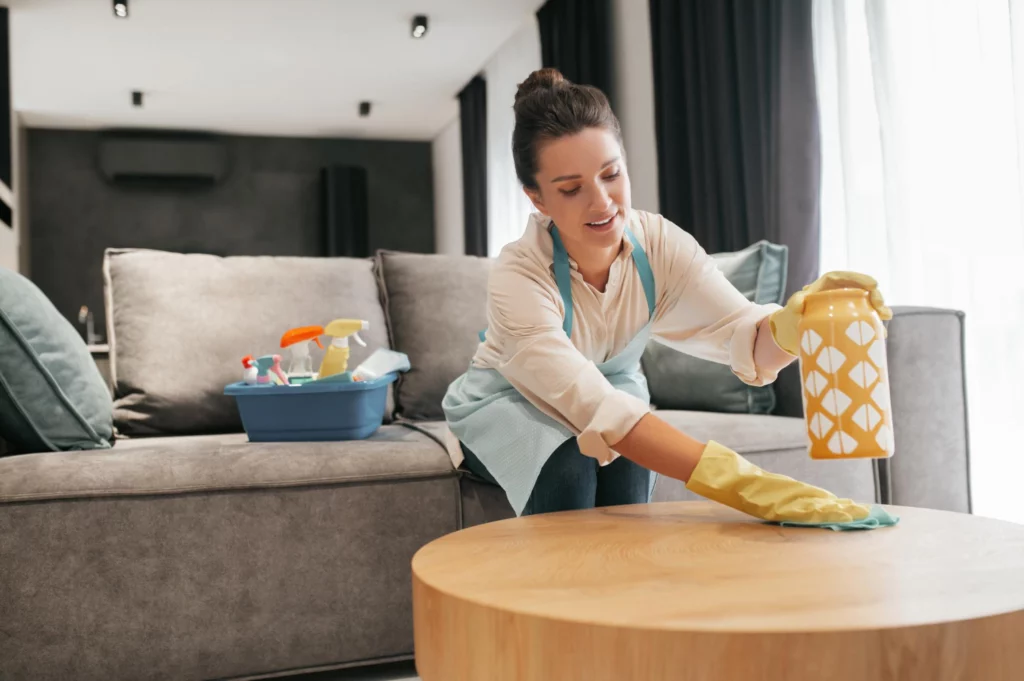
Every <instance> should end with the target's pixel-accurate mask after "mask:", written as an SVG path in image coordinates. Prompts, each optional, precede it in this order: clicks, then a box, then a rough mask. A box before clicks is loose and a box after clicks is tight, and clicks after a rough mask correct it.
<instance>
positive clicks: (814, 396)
mask: <svg viewBox="0 0 1024 681" xmlns="http://www.w3.org/2000/svg"><path fill="white" fill-rule="evenodd" d="M800 377H801V379H802V381H803V391H802V392H803V396H804V414H806V417H807V434H808V437H809V438H810V443H811V444H810V449H809V451H810V455H811V458H812V459H850V458H854V459H857V458H860V459H863V458H869V459H884V458H888V457H890V456H892V455H893V451H894V449H895V445H894V440H893V435H892V407H891V406H890V404H889V370H888V363H887V361H886V356H885V335H884V327H883V326H882V320H881V319H880V318H879V317H878V313H877V312H875V310H874V308H873V307H871V303H870V302H869V301H868V292H867V291H864V290H861V289H838V290H834V291H822V292H820V293H813V294H810V295H808V296H807V298H806V300H805V304H804V314H803V318H802V320H801V322H800Z"/></svg>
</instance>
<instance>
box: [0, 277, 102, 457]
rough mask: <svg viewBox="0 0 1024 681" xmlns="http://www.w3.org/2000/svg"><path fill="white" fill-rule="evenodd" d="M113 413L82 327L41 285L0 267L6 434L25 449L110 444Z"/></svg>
mask: <svg viewBox="0 0 1024 681" xmlns="http://www.w3.org/2000/svg"><path fill="white" fill-rule="evenodd" d="M111 412H112V404H111V399H110V391H109V390H108V388H107V385H106V383H105V382H104V380H103V376H102V375H101V374H100V371H99V369H98V368H97V367H96V363H95V362H94V361H93V359H92V355H90V353H89V350H88V348H87V347H86V345H85V341H84V340H82V337H81V335H80V334H79V333H78V331H77V330H75V327H74V326H72V325H71V322H69V321H68V320H67V319H65V318H64V316H63V315H62V314H61V313H60V312H59V311H58V310H57V308H56V307H54V306H53V303H51V302H50V300H49V299H48V298H47V297H46V296H45V295H44V294H43V292H42V291H40V290H39V289H38V288H37V287H36V285H35V284H33V283H32V282H30V281H29V280H28V279H26V278H25V277H23V276H21V275H20V274H17V273H15V272H12V271H10V270H7V269H4V268H2V267H0V438H3V439H4V440H6V441H7V443H8V444H9V445H10V448H11V450H13V451H14V452H22V453H27V452H42V451H58V450H69V449H105V448H107V447H110V442H111V440H112V439H113V423H112V420H111Z"/></svg>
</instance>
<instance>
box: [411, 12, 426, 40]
mask: <svg viewBox="0 0 1024 681" xmlns="http://www.w3.org/2000/svg"><path fill="white" fill-rule="evenodd" d="M426 34H427V15H426V14H417V15H416V16H414V17H413V18H412V37H413V38H422V37H423V36H425V35H426Z"/></svg>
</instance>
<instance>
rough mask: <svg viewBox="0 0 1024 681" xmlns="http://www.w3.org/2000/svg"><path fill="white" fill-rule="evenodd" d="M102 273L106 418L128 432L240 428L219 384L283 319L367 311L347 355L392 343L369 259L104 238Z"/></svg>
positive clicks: (275, 333) (314, 319) (288, 322)
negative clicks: (147, 245) (147, 246)
mask: <svg viewBox="0 0 1024 681" xmlns="http://www.w3.org/2000/svg"><path fill="white" fill-rule="evenodd" d="M104 276H105V281H106V303H107V324H108V336H109V339H110V346H111V351H110V356H111V374H112V378H113V382H114V390H115V396H116V402H115V407H114V420H115V423H116V425H117V427H118V428H119V429H120V431H121V432H122V433H125V434H128V435H175V434H183V435H187V434H201V433H224V432H238V431H241V430H242V422H241V419H240V418H239V416H238V410H237V408H236V407H235V403H234V398H231V397H227V396H225V395H224V394H223V393H224V386H225V385H226V384H228V383H232V382H235V381H238V380H240V379H241V375H242V364H241V358H242V357H244V356H245V355H249V354H252V355H262V354H272V353H281V352H282V351H281V349H280V341H281V335H282V334H283V333H284V332H285V331H286V330H287V329H289V328H292V327H296V326H305V325H309V324H326V323H327V322H329V321H330V320H332V319H335V318H339V317H348V318H358V319H365V320H366V321H368V322H369V323H370V328H369V330H368V331H365V332H362V333H360V335H361V336H362V338H363V339H364V340H365V341H366V342H367V344H368V347H366V348H363V347H360V346H358V345H356V344H355V343H353V344H352V357H351V360H350V366H351V367H355V366H356V365H357V364H358V363H359V362H361V361H362V360H363V359H365V358H366V357H367V356H368V355H369V354H370V353H371V352H372V351H373V350H376V349H377V348H379V347H387V346H388V337H387V328H386V322H385V319H384V310H383V308H382V307H381V305H380V299H379V293H378V290H377V282H376V279H375V278H374V275H373V262H372V261H371V260H359V259H352V258H285V257H230V258H219V257H215V256H209V255H195V254H193V255H180V254H176V253H163V252H159V251H138V250H111V251H108V252H107V256H106V261H105V264H104ZM313 353H314V357H313V359H314V362H316V363H318V362H319V361H320V358H321V356H322V355H321V351H320V350H318V349H317V348H316V347H315V346H314V347H313ZM389 413H390V410H389Z"/></svg>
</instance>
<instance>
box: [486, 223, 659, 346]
mask: <svg viewBox="0 0 1024 681" xmlns="http://www.w3.org/2000/svg"><path fill="white" fill-rule="evenodd" d="M625 232H626V236H627V237H628V238H629V241H630V243H631V244H633V254H632V255H633V264H634V265H636V271H637V274H639V275H640V283H641V284H642V285H643V287H644V296H645V297H646V298H647V313H648V314H649V315H650V316H651V318H652V319H653V318H654V308H655V306H656V304H657V297H656V293H655V288H654V271H653V270H652V269H651V261H650V260H649V259H648V258H647V253H645V252H644V249H643V248H641V246H640V242H639V241H638V240H637V238H636V235H634V234H633V232H632V231H631V230H630V229H629V227H626V229H625ZM551 241H552V242H553V243H554V268H555V283H556V284H557V285H558V293H559V294H560V295H561V296H562V305H564V306H565V319H563V320H562V330H563V331H565V335H566V336H569V337H570V338H571V337H572V318H573V307H572V276H571V274H570V271H571V270H570V268H569V253H568V252H567V251H566V250H565V244H563V243H562V237H561V236H560V235H559V234H558V227H556V226H555V225H551ZM479 337H480V342H481V343H483V342H484V340H486V330H484V331H481V332H480V334H479Z"/></svg>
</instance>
